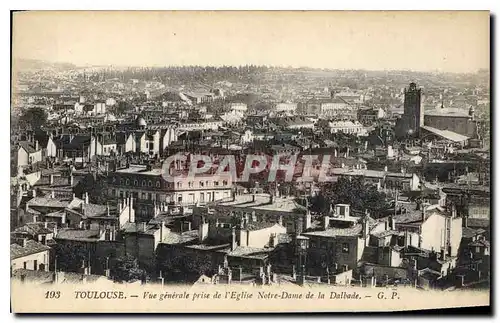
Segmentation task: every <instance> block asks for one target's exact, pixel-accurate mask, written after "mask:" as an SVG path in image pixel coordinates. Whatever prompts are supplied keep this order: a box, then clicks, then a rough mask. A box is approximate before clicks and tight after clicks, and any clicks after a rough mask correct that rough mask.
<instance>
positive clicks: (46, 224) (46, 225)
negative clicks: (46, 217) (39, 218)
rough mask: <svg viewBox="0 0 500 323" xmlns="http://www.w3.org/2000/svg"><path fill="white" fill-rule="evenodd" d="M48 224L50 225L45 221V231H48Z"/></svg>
mask: <svg viewBox="0 0 500 323" xmlns="http://www.w3.org/2000/svg"><path fill="white" fill-rule="evenodd" d="M48 224H49V223H48V222H47V221H45V222H44V223H43V226H44V227H45V229H47V227H48Z"/></svg>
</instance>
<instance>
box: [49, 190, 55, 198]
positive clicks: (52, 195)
mask: <svg viewBox="0 0 500 323" xmlns="http://www.w3.org/2000/svg"><path fill="white" fill-rule="evenodd" d="M50 197H51V198H53V199H54V198H56V193H55V192H54V191H53V190H52V191H50Z"/></svg>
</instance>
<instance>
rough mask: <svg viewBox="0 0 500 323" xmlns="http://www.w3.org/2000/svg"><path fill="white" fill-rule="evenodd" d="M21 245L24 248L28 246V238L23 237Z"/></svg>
mask: <svg viewBox="0 0 500 323" xmlns="http://www.w3.org/2000/svg"><path fill="white" fill-rule="evenodd" d="M21 245H22V247H23V248H26V247H27V246H28V238H23V240H22V241H21Z"/></svg>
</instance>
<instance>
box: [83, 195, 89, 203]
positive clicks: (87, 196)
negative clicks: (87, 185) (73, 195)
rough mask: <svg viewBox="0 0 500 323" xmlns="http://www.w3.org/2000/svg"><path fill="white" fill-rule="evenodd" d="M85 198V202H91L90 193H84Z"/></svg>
mask: <svg viewBox="0 0 500 323" xmlns="http://www.w3.org/2000/svg"><path fill="white" fill-rule="evenodd" d="M83 198H84V200H85V204H89V193H87V192H85V194H84V195H83Z"/></svg>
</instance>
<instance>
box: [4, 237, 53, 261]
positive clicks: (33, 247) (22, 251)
mask: <svg viewBox="0 0 500 323" xmlns="http://www.w3.org/2000/svg"><path fill="white" fill-rule="evenodd" d="M47 250H50V248H49V247H47V246H46V245H44V244H41V243H39V242H36V241H34V240H28V241H26V246H24V247H23V246H21V245H19V244H17V243H13V244H11V245H10V259H11V260H12V259H16V258H20V257H25V256H29V255H32V254H35V253H39V252H43V251H47Z"/></svg>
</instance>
